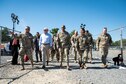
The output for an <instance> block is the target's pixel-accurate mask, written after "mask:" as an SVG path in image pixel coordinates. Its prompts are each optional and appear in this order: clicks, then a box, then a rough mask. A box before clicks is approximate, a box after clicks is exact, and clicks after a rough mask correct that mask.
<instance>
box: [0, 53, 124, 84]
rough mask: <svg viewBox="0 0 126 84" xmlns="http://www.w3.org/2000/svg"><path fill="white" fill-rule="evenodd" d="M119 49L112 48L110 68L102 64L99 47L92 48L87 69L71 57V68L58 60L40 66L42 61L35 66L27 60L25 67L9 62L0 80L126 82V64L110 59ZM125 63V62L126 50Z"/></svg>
mask: <svg viewBox="0 0 126 84" xmlns="http://www.w3.org/2000/svg"><path fill="white" fill-rule="evenodd" d="M119 53H120V51H119V50H110V52H109V54H108V62H109V63H108V65H109V66H108V68H107V69H104V68H102V67H101V64H102V63H101V60H100V55H99V53H98V52H96V51H94V52H93V58H94V60H93V64H90V63H87V67H88V69H79V66H78V64H77V63H74V62H73V58H72V57H71V59H70V66H71V68H72V70H71V71H68V70H66V67H64V68H62V69H60V67H59V63H57V62H55V60H54V61H53V62H51V63H49V66H47V68H46V69H41V67H42V63H41V62H38V63H34V64H35V66H34V69H32V68H31V65H30V63H29V62H27V63H26V65H25V68H26V70H24V71H21V70H20V69H21V68H22V67H21V66H20V65H11V64H10V62H8V63H6V65H4V66H2V65H1V66H0V84H126V80H125V78H126V67H125V66H124V67H121V66H119V67H118V66H114V65H113V62H112V60H111V59H112V58H113V57H115V56H117V54H119ZM2 57H3V58H2V59H3V61H6V60H9V59H11V57H10V56H5V57H4V56H2ZM124 63H125V64H126V50H125V51H124ZM64 65H66V63H64Z"/></svg>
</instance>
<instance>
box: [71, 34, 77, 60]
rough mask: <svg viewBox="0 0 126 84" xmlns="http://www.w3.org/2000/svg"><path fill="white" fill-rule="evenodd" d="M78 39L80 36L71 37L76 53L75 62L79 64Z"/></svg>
mask: <svg viewBox="0 0 126 84" xmlns="http://www.w3.org/2000/svg"><path fill="white" fill-rule="evenodd" d="M77 38H78V36H75V35H73V36H72V37H71V44H72V48H73V51H74V60H75V62H77V60H78V57H77V54H78V46H77Z"/></svg>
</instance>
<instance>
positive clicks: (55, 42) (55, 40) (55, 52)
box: [51, 34, 60, 62]
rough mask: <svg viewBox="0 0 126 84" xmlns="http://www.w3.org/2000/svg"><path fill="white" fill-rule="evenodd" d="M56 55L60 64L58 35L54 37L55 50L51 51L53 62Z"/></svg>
mask: <svg viewBox="0 0 126 84" xmlns="http://www.w3.org/2000/svg"><path fill="white" fill-rule="evenodd" d="M54 55H56V59H57V61H58V62H59V59H60V58H59V37H58V34H56V35H54V36H53V48H52V50H51V57H52V60H53V59H54Z"/></svg>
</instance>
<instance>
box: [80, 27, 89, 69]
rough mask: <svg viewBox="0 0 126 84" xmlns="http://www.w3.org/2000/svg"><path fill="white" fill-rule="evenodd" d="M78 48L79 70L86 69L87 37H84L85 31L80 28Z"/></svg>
mask: <svg viewBox="0 0 126 84" xmlns="http://www.w3.org/2000/svg"><path fill="white" fill-rule="evenodd" d="M78 46H79V55H80V57H79V65H80V69H83V68H85V69H86V68H87V66H86V64H85V63H86V61H87V54H88V37H87V36H86V35H85V29H84V28H81V30H80V36H78Z"/></svg>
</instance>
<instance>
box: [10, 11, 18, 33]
mask: <svg viewBox="0 0 126 84" xmlns="http://www.w3.org/2000/svg"><path fill="white" fill-rule="evenodd" d="M11 18H12V22H13V32H14V30H15V23H16V22H17V24H19V20H18V16H16V15H15V14H14V13H12V14H11Z"/></svg>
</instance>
